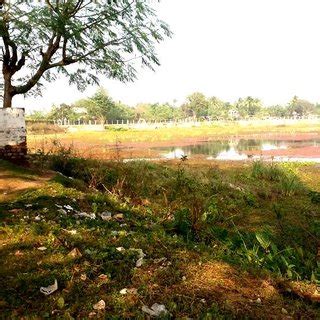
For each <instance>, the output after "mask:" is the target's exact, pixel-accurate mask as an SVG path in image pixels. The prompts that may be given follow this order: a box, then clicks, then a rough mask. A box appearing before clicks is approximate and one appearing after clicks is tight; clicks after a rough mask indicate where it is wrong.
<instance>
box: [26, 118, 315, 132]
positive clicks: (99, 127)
mask: <svg viewBox="0 0 320 320" xmlns="http://www.w3.org/2000/svg"><path fill="white" fill-rule="evenodd" d="M302 122H307V123H308V124H317V123H320V117H319V116H313V117H305V118H266V119H242V120H208V119H193V118H187V119H176V120H166V121H155V120H154V121H147V120H114V121H107V122H106V123H104V124H102V123H100V122H99V121H94V120H91V121H90V120H89V121H85V120H81V119H80V120H77V121H70V120H68V119H64V120H56V121H30V120H29V121H27V125H31V124H34V123H48V124H53V125H56V126H59V127H61V128H63V129H65V130H68V131H78V130H83V131H103V130H105V129H106V128H123V129H158V128H174V127H179V128H184V127H185V128H190V127H200V126H206V125H207V126H210V125H212V126H213V125H217V126H221V125H230V124H234V125H240V126H247V125H257V126H259V125H293V124H297V123H302Z"/></svg>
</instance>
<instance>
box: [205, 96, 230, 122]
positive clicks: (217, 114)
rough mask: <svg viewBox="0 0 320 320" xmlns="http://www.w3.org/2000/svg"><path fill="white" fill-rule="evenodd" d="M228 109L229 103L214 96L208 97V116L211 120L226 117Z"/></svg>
mask: <svg viewBox="0 0 320 320" xmlns="http://www.w3.org/2000/svg"><path fill="white" fill-rule="evenodd" d="M230 109H231V107H230V105H229V104H226V103H224V102H223V101H221V100H220V99H218V98H216V97H211V98H209V106H208V116H209V117H211V118H212V119H213V120H220V119H227V118H228V112H229V110H230Z"/></svg>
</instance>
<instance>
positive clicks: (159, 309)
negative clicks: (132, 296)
mask: <svg viewBox="0 0 320 320" xmlns="http://www.w3.org/2000/svg"><path fill="white" fill-rule="evenodd" d="M142 311H143V312H145V313H147V314H149V315H150V316H152V317H160V316H164V315H166V314H167V313H168V310H167V309H166V307H165V306H164V305H163V304H158V303H154V304H153V305H152V306H151V308H149V307H147V306H143V307H142Z"/></svg>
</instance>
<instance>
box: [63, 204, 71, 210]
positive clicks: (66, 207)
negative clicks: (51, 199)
mask: <svg viewBox="0 0 320 320" xmlns="http://www.w3.org/2000/svg"><path fill="white" fill-rule="evenodd" d="M63 207H64V208H65V209H67V210H69V211H73V210H74V209H73V208H72V207H71V206H69V205H64V206H63Z"/></svg>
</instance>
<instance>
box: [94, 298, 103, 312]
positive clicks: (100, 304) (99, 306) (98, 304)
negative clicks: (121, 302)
mask: <svg viewBox="0 0 320 320" xmlns="http://www.w3.org/2000/svg"><path fill="white" fill-rule="evenodd" d="M105 308H106V303H105V302H104V301H103V300H100V301H99V302H98V303H96V304H95V305H94V306H93V309H94V310H104V309H105Z"/></svg>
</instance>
